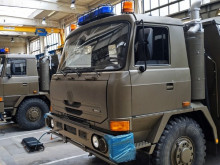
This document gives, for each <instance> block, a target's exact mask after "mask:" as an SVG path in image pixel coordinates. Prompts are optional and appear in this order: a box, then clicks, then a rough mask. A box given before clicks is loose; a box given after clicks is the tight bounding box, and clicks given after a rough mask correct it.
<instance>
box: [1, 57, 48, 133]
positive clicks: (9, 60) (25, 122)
mask: <svg viewBox="0 0 220 165" xmlns="http://www.w3.org/2000/svg"><path fill="white" fill-rule="evenodd" d="M43 59H44V58H42V59H41V62H40V66H39V67H38V66H37V60H36V58H35V56H34V55H21V54H1V55H0V64H1V65H0V72H1V77H0V114H1V118H2V119H3V120H6V121H14V122H15V123H17V124H18V125H19V126H20V128H22V129H26V130H32V129H39V128H41V127H43V126H44V125H45V120H44V115H45V113H48V112H49V107H50V98H49V82H50V76H49V61H48V60H43ZM38 68H40V69H38Z"/></svg>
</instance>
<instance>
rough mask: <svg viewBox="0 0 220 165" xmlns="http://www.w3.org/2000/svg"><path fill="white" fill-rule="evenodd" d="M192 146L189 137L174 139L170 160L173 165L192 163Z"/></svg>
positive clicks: (190, 164) (189, 164)
mask: <svg viewBox="0 0 220 165" xmlns="http://www.w3.org/2000/svg"><path fill="white" fill-rule="evenodd" d="M193 156H194V148H193V144H192V142H191V140H190V139H189V138H186V137H183V138H179V139H177V140H176V143H175V145H174V147H173V149H172V160H173V162H174V164H175V165H192V162H193Z"/></svg>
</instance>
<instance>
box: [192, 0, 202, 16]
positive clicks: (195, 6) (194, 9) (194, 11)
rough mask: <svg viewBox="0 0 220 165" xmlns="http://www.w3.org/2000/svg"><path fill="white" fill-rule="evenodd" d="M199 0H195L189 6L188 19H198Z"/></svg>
mask: <svg viewBox="0 0 220 165" xmlns="http://www.w3.org/2000/svg"><path fill="white" fill-rule="evenodd" d="M201 3H202V1H201V0H197V1H195V2H194V3H193V4H192V6H191V8H190V19H191V20H200V16H199V11H200V7H201Z"/></svg>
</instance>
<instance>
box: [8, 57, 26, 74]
mask: <svg viewBox="0 0 220 165" xmlns="http://www.w3.org/2000/svg"><path fill="white" fill-rule="evenodd" d="M7 70H10V73H11V75H26V60H25V59H8V63H7Z"/></svg>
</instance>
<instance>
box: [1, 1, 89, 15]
mask: <svg viewBox="0 0 220 165" xmlns="http://www.w3.org/2000/svg"><path fill="white" fill-rule="evenodd" d="M0 6H8V7H19V8H29V9H38V10H52V11H60V12H65V13H80V14H81V13H83V12H85V11H87V10H88V7H86V6H79V5H76V9H74V10H73V9H71V8H70V4H67V3H61V2H56V3H53V2H47V1H37V0H0Z"/></svg>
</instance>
